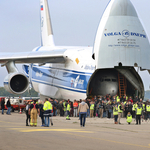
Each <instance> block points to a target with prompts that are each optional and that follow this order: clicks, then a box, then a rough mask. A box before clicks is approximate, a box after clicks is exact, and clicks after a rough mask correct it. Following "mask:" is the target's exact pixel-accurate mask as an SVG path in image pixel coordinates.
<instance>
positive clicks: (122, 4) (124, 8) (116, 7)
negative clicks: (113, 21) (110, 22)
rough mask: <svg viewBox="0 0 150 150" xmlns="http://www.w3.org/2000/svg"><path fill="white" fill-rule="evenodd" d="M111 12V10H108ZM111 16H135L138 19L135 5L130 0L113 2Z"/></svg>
mask: <svg viewBox="0 0 150 150" xmlns="http://www.w3.org/2000/svg"><path fill="white" fill-rule="evenodd" d="M108 11H109V10H108ZM109 16H134V17H137V13H136V10H135V8H134V7H133V5H132V4H131V2H130V1H129V0H116V1H114V2H113V1H112V6H111V9H110V13H109Z"/></svg>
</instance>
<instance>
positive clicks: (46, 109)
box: [43, 98, 52, 127]
mask: <svg viewBox="0 0 150 150" xmlns="http://www.w3.org/2000/svg"><path fill="white" fill-rule="evenodd" d="M43 110H44V114H43V115H44V117H45V127H49V117H50V116H51V110H52V104H51V103H50V102H49V100H48V99H47V98H46V99H45V103H44V106H43Z"/></svg>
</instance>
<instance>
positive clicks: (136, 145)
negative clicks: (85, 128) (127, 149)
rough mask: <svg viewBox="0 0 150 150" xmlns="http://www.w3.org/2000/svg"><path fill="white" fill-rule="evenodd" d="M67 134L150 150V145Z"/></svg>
mask: <svg viewBox="0 0 150 150" xmlns="http://www.w3.org/2000/svg"><path fill="white" fill-rule="evenodd" d="M64 133H65V134H70V135H73V136H79V137H84V138H90V139H94V140H101V141H105V142H111V143H118V144H123V145H131V146H135V147H144V148H149V149H150V147H149V146H150V144H149V146H144V145H138V144H132V143H125V142H119V141H113V140H107V139H102V138H95V137H91V136H90V137H89V136H84V135H78V134H73V133H66V132H64Z"/></svg>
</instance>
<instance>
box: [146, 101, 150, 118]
mask: <svg viewBox="0 0 150 150" xmlns="http://www.w3.org/2000/svg"><path fill="white" fill-rule="evenodd" d="M147 119H149V120H150V103H147V105H146V120H147Z"/></svg>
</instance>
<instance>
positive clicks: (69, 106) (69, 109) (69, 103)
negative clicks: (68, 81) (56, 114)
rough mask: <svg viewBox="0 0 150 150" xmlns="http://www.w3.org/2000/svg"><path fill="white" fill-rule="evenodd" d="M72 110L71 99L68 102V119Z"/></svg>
mask: <svg viewBox="0 0 150 150" xmlns="http://www.w3.org/2000/svg"><path fill="white" fill-rule="evenodd" d="M70 111H71V102H70V101H69V102H68V104H67V117H66V120H70Z"/></svg>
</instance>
